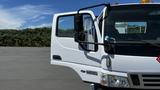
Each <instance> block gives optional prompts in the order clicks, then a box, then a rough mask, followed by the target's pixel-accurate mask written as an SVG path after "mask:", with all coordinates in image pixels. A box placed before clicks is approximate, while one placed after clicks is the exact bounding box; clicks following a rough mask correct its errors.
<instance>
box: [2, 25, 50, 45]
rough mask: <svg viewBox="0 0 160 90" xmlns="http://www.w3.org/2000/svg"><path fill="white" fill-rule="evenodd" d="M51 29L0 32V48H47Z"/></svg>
mask: <svg viewBox="0 0 160 90" xmlns="http://www.w3.org/2000/svg"><path fill="white" fill-rule="evenodd" d="M50 40H51V28H49V27H44V28H36V29H24V30H0V46H17V47H19V46H22V47H49V46H50Z"/></svg>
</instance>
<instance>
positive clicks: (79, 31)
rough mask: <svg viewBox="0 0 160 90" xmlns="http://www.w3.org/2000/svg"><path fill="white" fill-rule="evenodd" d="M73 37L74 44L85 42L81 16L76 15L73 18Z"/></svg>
mask: <svg viewBox="0 0 160 90" xmlns="http://www.w3.org/2000/svg"><path fill="white" fill-rule="evenodd" d="M75 28H76V30H75V35H74V39H75V41H76V42H81V41H85V34H84V28H83V16H82V15H81V14H77V15H76V16H75Z"/></svg>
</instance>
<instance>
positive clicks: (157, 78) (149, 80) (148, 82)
mask: <svg viewBox="0 0 160 90" xmlns="http://www.w3.org/2000/svg"><path fill="white" fill-rule="evenodd" d="M142 78H143V83H144V86H150V87H160V75H142Z"/></svg>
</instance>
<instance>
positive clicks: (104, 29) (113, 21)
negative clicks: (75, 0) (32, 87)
mask: <svg viewBox="0 0 160 90" xmlns="http://www.w3.org/2000/svg"><path fill="white" fill-rule="evenodd" d="M99 6H104V9H103V11H102V13H101V14H100V15H99V16H98V17H96V16H95V15H94V13H93V12H92V11H91V10H88V9H90V8H94V7H99ZM159 55H160V4H153V3H152V4H123V5H122V4H121V5H110V4H100V5H95V6H91V7H86V8H82V9H80V10H78V11H75V12H67V13H58V14H55V15H54V19H53V25H52V40H51V64H54V65H62V66H66V67H70V68H72V69H73V70H75V72H77V74H78V75H79V76H80V77H81V79H82V80H83V81H85V82H89V83H91V88H92V90H101V89H105V87H111V88H134V89H160V57H159Z"/></svg>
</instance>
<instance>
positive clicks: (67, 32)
mask: <svg viewBox="0 0 160 90" xmlns="http://www.w3.org/2000/svg"><path fill="white" fill-rule="evenodd" d="M76 14H77V12H71V13H61V14H56V15H55V16H54V22H53V28H52V45H51V56H52V60H56V61H60V62H69V63H76V64H82V65H89V66H96V67H100V66H101V52H100V51H101V50H100V48H101V47H100V46H98V45H94V44H84V45H83V46H85V47H87V48H88V49H90V50H91V51H86V50H84V49H83V48H82V47H81V46H80V45H79V43H77V42H75V40H74V35H75V16H76ZM81 14H82V16H83V29H84V32H85V34H86V37H85V41H86V42H93V43H94V42H100V40H101V35H100V32H99V28H98V24H97V22H96V21H95V20H96V18H95V16H94V14H93V12H91V11H83V12H81Z"/></svg>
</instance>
